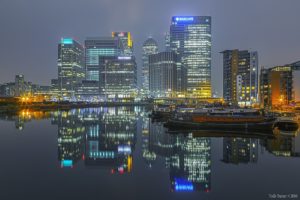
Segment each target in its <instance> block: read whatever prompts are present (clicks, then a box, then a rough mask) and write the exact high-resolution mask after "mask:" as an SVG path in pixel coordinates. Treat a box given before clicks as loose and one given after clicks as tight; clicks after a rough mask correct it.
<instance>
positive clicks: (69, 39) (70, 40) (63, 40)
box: [61, 38, 73, 44]
mask: <svg viewBox="0 0 300 200" xmlns="http://www.w3.org/2000/svg"><path fill="white" fill-rule="evenodd" d="M61 43H62V44H73V39H72V38H62V39H61Z"/></svg>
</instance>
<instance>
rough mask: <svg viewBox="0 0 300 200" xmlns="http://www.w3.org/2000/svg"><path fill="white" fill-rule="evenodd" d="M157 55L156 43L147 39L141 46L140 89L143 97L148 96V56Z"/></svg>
mask: <svg viewBox="0 0 300 200" xmlns="http://www.w3.org/2000/svg"><path fill="white" fill-rule="evenodd" d="M157 53H158V45H157V42H156V41H155V40H154V39H153V38H152V37H149V38H148V39H147V40H146V41H145V42H144V44H143V56H142V61H143V69H142V70H143V71H142V89H143V95H144V96H148V95H149V89H150V85H149V81H150V80H149V73H150V72H149V71H150V68H149V67H150V66H149V56H150V55H152V54H157Z"/></svg>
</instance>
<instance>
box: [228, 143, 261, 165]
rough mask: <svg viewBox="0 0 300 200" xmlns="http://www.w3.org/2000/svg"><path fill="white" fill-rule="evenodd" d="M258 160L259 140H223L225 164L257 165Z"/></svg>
mask: <svg viewBox="0 0 300 200" xmlns="http://www.w3.org/2000/svg"><path fill="white" fill-rule="evenodd" d="M257 160H258V140H257V139H251V138H223V160H222V161H223V162H225V163H233V164H239V163H249V162H250V163H256V162H257Z"/></svg>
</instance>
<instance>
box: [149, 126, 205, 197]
mask: <svg viewBox="0 0 300 200" xmlns="http://www.w3.org/2000/svg"><path fill="white" fill-rule="evenodd" d="M165 131H166V129H165V128H164V127H163V124H161V123H152V124H150V136H149V151H150V152H153V153H155V154H156V155H159V156H162V157H164V158H165V160H166V167H168V168H169V170H170V182H171V189H172V190H173V191H206V192H209V191H210V190H211V139H210V138H200V137H199V138H198V137H193V135H192V134H188V135H183V134H172V135H171V134H167V133H165Z"/></svg>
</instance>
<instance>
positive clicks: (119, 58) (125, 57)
mask: <svg viewBox="0 0 300 200" xmlns="http://www.w3.org/2000/svg"><path fill="white" fill-rule="evenodd" d="M130 59H131V57H130V56H119V57H118V60H130Z"/></svg>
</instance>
